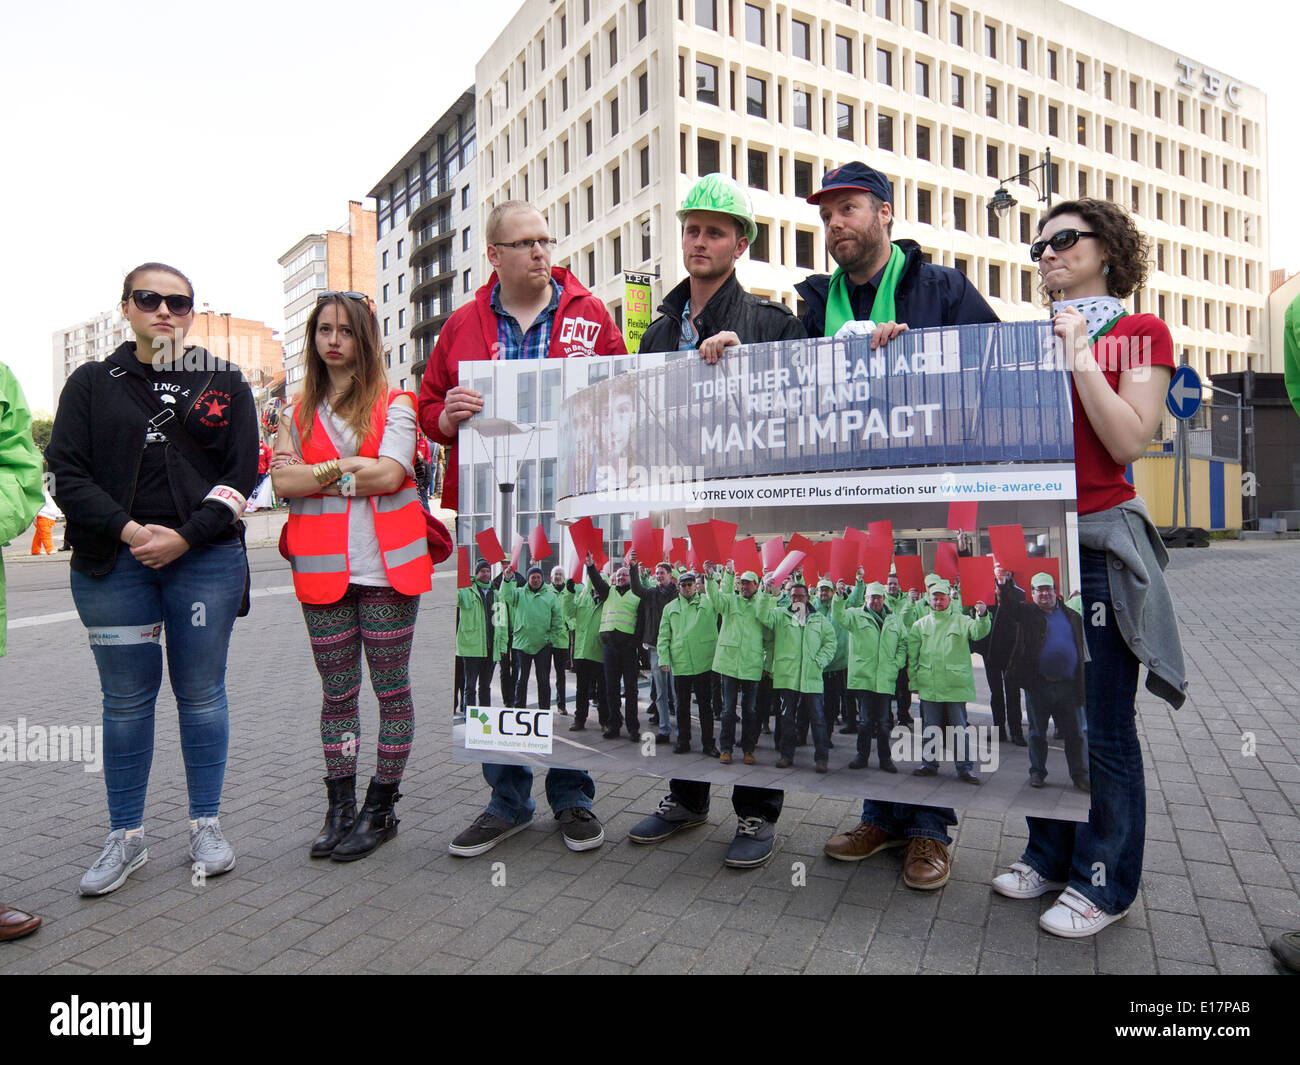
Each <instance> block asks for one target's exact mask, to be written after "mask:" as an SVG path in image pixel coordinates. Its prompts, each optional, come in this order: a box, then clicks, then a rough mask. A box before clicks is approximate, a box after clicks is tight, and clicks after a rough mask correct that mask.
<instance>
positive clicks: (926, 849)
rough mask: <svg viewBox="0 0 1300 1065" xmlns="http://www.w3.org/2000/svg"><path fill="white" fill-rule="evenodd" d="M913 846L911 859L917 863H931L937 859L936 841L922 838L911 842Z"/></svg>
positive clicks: (937, 848) (937, 845)
mask: <svg viewBox="0 0 1300 1065" xmlns="http://www.w3.org/2000/svg"><path fill="white" fill-rule="evenodd" d="M913 845H914V847H915V850H914V852H913V857H914V858H915V859H916V860H917V861H922V862H933V861H935V860H936V859H937V858H938V857H939V844H938V841H936V840H933V839H926V838H925V837H924V836H922V837H919V838H917V839H915V840H913Z"/></svg>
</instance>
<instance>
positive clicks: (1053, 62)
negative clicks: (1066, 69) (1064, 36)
mask: <svg viewBox="0 0 1300 1065" xmlns="http://www.w3.org/2000/svg"><path fill="white" fill-rule="evenodd" d="M1057 62H1058V60H1057V56H1056V52H1055V51H1053V50H1052V49H1051V48H1049V49H1048V50H1047V76H1048V77H1049V78H1051V79H1052V80H1053V81H1060V80H1061V78H1060V72H1059V71H1058V70H1057Z"/></svg>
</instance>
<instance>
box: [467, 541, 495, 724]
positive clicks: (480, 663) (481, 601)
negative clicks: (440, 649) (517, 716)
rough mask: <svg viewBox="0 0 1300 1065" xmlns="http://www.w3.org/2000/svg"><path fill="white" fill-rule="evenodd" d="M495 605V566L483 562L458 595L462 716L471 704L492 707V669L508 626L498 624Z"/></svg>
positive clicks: (480, 562)
mask: <svg viewBox="0 0 1300 1065" xmlns="http://www.w3.org/2000/svg"><path fill="white" fill-rule="evenodd" d="M495 604H496V589H495V588H494V587H493V585H492V567H491V566H490V565H488V563H487V562H486V561H483V560H481V559H480V560H479V564H478V565H477V566H475V567H474V579H473V581H471V582H470V586H469V587H468V588H461V589H460V590H458V591H457V593H456V655H457V657H458V658H459V659H460V661H461V663H462V669H463V670H464V676H465V679H464V681H463V684H462V689H461V702H460V703H459V708H460V713H461V714H462V715H464V714H465V713H466V712H467V709H468V707H469V706H470V704H471V703H474V704H475V705H478V706H491V705H492V670H493V667H494V665H495V663H496V661H497V659H498V658H500V657H501V655H502V654H503V653H504V648H505V642H506V633H505V626H504V625H497V624H496V622H495V616H496V611H495V609H494V607H495Z"/></svg>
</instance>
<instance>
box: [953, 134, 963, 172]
mask: <svg viewBox="0 0 1300 1065" xmlns="http://www.w3.org/2000/svg"><path fill="white" fill-rule="evenodd" d="M952 167H953V169H954V170H965V169H966V138H965V137H962V136H960V135H958V134H956V133H954V134H953V136H952Z"/></svg>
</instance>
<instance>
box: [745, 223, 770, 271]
mask: <svg viewBox="0 0 1300 1065" xmlns="http://www.w3.org/2000/svg"><path fill="white" fill-rule="evenodd" d="M767 234H768V226H767V223H766V222H759V223H758V232H757V233H755V234H754V239H753V241H752V242H751V243H750V245H749V257H750V258H751V259H754V260H755V261H757V262H760V263H766V262H770V261H771V259H770V257H769V255H768V248H767Z"/></svg>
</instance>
